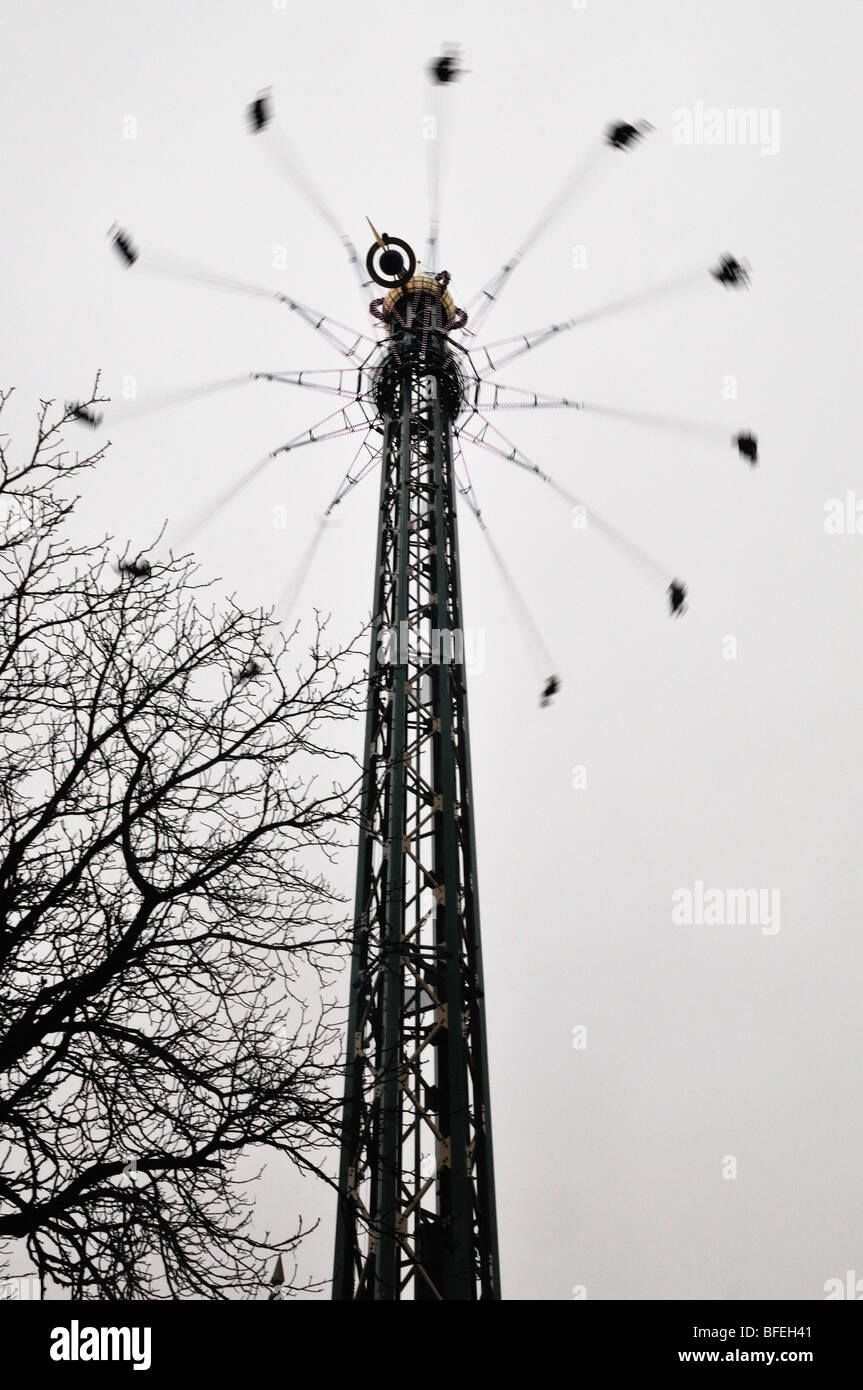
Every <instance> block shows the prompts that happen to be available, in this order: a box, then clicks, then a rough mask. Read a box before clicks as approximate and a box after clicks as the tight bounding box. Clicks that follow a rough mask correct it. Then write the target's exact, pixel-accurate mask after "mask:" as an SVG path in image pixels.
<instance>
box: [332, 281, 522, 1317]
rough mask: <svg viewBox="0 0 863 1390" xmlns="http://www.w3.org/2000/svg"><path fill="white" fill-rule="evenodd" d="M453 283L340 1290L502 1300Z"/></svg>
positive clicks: (390, 458) (397, 725) (380, 796)
mask: <svg viewBox="0 0 863 1390" xmlns="http://www.w3.org/2000/svg"><path fill="white" fill-rule="evenodd" d="M441 318H442V308H441V296H440V293H438V294H434V293H429V292H428V281H426V282H425V285H424V289H423V291H422V292H420V291H417V292H415V293H410V292H407V293H405V294H404V295H403V297H402V299H401V302H400V304H399V312H398V314H396V315H394V317H393V321H392V322H391V324H390V341H389V346H388V349H387V352H386V354H385V357H384V360H383V362H382V364H381V365H380V366H379V368H378V373H377V383H378V386H377V402H378V408H379V410H380V428H381V430H382V435H383V442H382V451H381V459H382V466H381V493H380V515H379V529H378V545H377V558H376V566H375V579H374V601H373V630H372V643H371V655H370V665H369V688H368V707H367V716H366V736H365V750H364V778H363V794H362V822H361V830H360V838H359V853H358V868H357V887H356V911H355V925H354V948H353V962H352V970H351V986H350V1005H349V1021H348V1033H347V1057H346V1076H345V1100H344V1112H343V1131H342V1154H341V1169H340V1187H339V1205H338V1218H337V1233H336V1249H335V1263H334V1279H333V1297H334V1298H336V1299H342V1300H346V1299H384V1300H392V1299H411V1298H413V1299H438V1300H472V1299H479V1298H486V1299H497V1298H499V1297H500V1275H499V1264H498V1249H497V1229H496V1216H495V1197H494V1170H493V1159H492V1136H491V1115H490V1104H489V1083H488V1061H487V1052H486V1026H485V997H484V991H483V972H482V955H481V949H480V924H479V909H478V901H477V874H476V849H475V840H474V824H473V796H472V790H471V774H470V741H469V733H468V713H467V688H466V676H465V665H464V650H463V637H462V634H463V625H462V604H461V587H460V580H459V555H458V531H457V520H456V509H455V496H454V491H455V490H454V479H453V458H452V427H453V422H454V416H455V414H456V413H457V411H458V409H459V404H460V401H459V395H458V383H459V373H458V370H457V368H456V365H455V361H454V358H453V354H452V352H451V349H450V345H449V340H448V337H447V334H446V331H445V328H444V327H441V326H439V325H440V324H441Z"/></svg>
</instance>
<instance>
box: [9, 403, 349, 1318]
mask: <svg viewBox="0 0 863 1390" xmlns="http://www.w3.org/2000/svg"><path fill="white" fill-rule="evenodd" d="M97 392H98V379H97V383H96V387H95V388H94V391H93V394H92V396H91V398H90V400H89V401H87V402H84V403H83V404H82V405H68V406H67V407H66V408H65V409H64V410H62V411H59V412H57V414H56V418H53V419H52V408H51V407H52V403H51V402H43V403H42V408H41V412H40V414H39V417H38V431H37V439H36V444H35V448H34V449H33V451H32V453H31V454H30V455H29V456H28V457H26V458H25V459H24V460H22V461H21V462H20V463H17V464H16V463H14V462H13V461H12V459H11V451H10V448H9V445H8V442H7V440H6V438H5V437H3V439H2V440H0V444H2V448H0V501H2V504H3V512H2V520H3V535H2V538H0V571H2V579H0V586H2V592H0V759H2V770H0V821H2V839H0V1135H2V1142H0V1203H2V1207H0V1238H3V1239H4V1240H5V1241H14V1240H15V1239H16V1238H17V1239H18V1240H21V1241H24V1242H25V1243H26V1249H27V1251H28V1253H29V1255H30V1257H31V1259H32V1260H33V1262H34V1263H35V1265H36V1267H37V1268H38V1270H39V1273H40V1275H41V1277H42V1279H43V1281H44V1280H46V1279H52V1280H54V1281H56V1282H57V1283H58V1284H59V1285H61V1286H62V1287H63V1288H64V1289H65V1290H68V1292H69V1295H70V1296H72V1297H77V1298H87V1297H97V1298H108V1299H118V1298H124V1299H125V1298H141V1297H173V1298H184V1297H185V1298H194V1297H209V1298H212V1297H216V1298H226V1297H235V1296H238V1295H240V1296H250V1295H253V1294H254V1292H255V1291H256V1290H257V1289H262V1288H264V1287H265V1283H264V1280H265V1279H266V1273H265V1261H266V1257H267V1255H268V1252H271V1251H280V1252H285V1253H288V1254H290V1252H292V1251H293V1250H294V1248H295V1246H296V1243H297V1241H298V1240H299V1239H300V1238H301V1235H302V1230H301V1229H300V1230H298V1231H293V1232H292V1233H291V1234H290V1235H289V1236H287V1237H286V1238H285V1239H279V1240H276V1239H273V1240H269V1239H258V1238H256V1237H255V1236H254V1235H253V1233H252V1207H251V1201H250V1198H249V1196H248V1194H247V1190H246V1187H245V1185H244V1184H243V1183H242V1182H241V1176H242V1175H241V1172H240V1171H239V1169H238V1160H239V1156H240V1155H241V1154H242V1153H243V1152H244V1151H249V1150H258V1149H264V1150H270V1151H277V1152H278V1153H280V1154H283V1155H287V1156H288V1157H289V1159H290V1161H292V1162H293V1163H294V1164H296V1165H297V1166H298V1167H299V1168H301V1169H309V1168H317V1167H318V1164H319V1157H320V1153H321V1150H322V1148H323V1146H325V1145H327V1144H328V1143H329V1142H330V1141H331V1139H332V1135H333V1133H334V1132H335V1129H336V1125H337V1108H336V1104H335V1092H334V1087H333V1085H332V1082H333V1078H334V1066H335V1063H336V1060H337V1054H338V1037H337V1034H336V1031H335V1029H336V1024H335V1020H334V1019H333V1018H332V1017H331V1015H330V1013H329V1011H328V1008H327V1007H325V1006H323V1005H322V1004H321V1003H320V996H319V1000H318V1002H317V1003H316V1004H314V1005H313V1006H309V1004H308V1003H307V1002H305V1003H304V998H305V999H306V1000H308V998H309V997H310V995H311V991H310V990H309V988H308V982H309V980H310V979H311V980H312V981H313V982H314V984H315V985H317V983H318V981H323V982H324V983H326V982H327V981H328V980H329V978H330V974H329V972H331V971H332V970H333V969H334V966H335V958H336V955H337V954H338V948H339V942H340V932H341V930H342V928H341V926H340V923H339V920H338V919H339V917H340V909H338V908H337V907H336V906H335V904H336V903H337V901H339V900H338V899H337V898H336V896H335V895H334V893H333V892H332V891H331V889H330V888H329V887H328V884H327V881H326V878H325V877H324V874H325V873H326V870H327V867H328V866H327V864H326V863H325V862H322V861H321V856H322V855H323V856H325V857H327V858H328V857H330V856H332V854H333V853H334V851H335V849H336V847H337V846H338V844H339V843H340V840H341V838H342V835H343V833H346V827H347V825H348V823H349V822H350V820H351V815H352V813H351V797H350V796H349V795H348V794H347V793H346V792H343V791H342V790H341V789H340V786H339V784H338V780H337V779H338V777H340V776H341V777H342V778H343V779H344V771H343V768H342V766H341V763H340V760H341V759H342V758H343V757H344V754H343V753H341V752H340V751H339V749H338V748H337V747H336V746H335V742H334V740H335V738H336V733H337V730H338V726H339V725H340V724H342V725H345V726H346V727H347V726H348V725H349V722H350V721H353V719H354V716H355V714H356V710H357V705H358V701H359V700H360V699H361V695H362V676H361V668H360V665H359V663H358V662H357V661H355V660H354V657H355V656H356V648H355V644H353V643H352V644H350V645H349V646H347V647H345V648H342V649H339V650H330V649H328V647H327V646H326V645H325V637H326V634H325V632H324V626H323V625H322V624H321V623H320V622H318V623H317V626H316V631H315V634H314V639H313V641H312V643H311V649H310V651H309V652H308V654H307V656H306V657H305V658H304V660H303V663H302V665H301V666H300V667H299V668H297V669H296V670H289V662H288V660H287V659H286V646H287V643H286V642H285V641H284V640H283V639H282V638H281V636H280V634H279V630H278V627H277V625H276V624H274V623H273V622H272V621H271V620H270V619H268V618H267V616H266V615H264V614H261V613H249V612H245V611H243V609H242V608H241V607H240V606H238V605H237V604H236V603H235V602H233V601H227V602H222V603H221V604H219V603H217V602H215V601H214V600H213V597H212V595H211V594H210V593H208V591H207V586H205V585H203V584H201V582H200V580H199V578H198V575H197V571H196V569H195V566H194V564H193V562H192V560H191V559H190V558H189V557H188V556H186V557H181V558H175V557H169V558H168V559H167V560H163V559H160V558H158V548H155V549H154V548H151V549H150V550H149V551H148V552H146V553H141V554H130V553H128V552H127V553H126V554H125V555H123V556H121V557H120V558H119V562H118V561H117V557H116V556H114V555H112V552H111V549H110V547H109V544H108V542H102V543H99V544H96V545H73V544H72V543H71V542H70V540H69V539H68V533H69V526H68V522H69V519H70V514H71V512H72V511H73V508H74V506H75V502H74V500H70V499H68V498H64V497H63V496H61V495H60V491H59V490H58V489H62V486H63V484H65V483H66V482H67V480H69V479H70V478H72V477H74V476H75V475H76V474H77V473H79V472H80V471H81V470H83V469H86V468H89V467H91V466H92V465H93V464H95V463H97V462H99V460H100V459H101V456H102V452H103V451H101V450H99V451H97V452H95V453H93V454H91V455H90V456H89V457H87V458H82V457H80V456H79V455H77V454H72V453H69V452H67V451H66V450H65V449H64V447H63V442H62V431H63V428H64V426H67V425H69V424H70V422H71V421H72V420H73V418H74V419H75V420H76V421H77V422H80V421H81V420H82V419H83V420H85V421H86V419H87V418H88V414H89V416H92V415H93V413H94V408H95V406H96V405H97V404H98V395H97ZM7 397H8V393H6V394H5V395H3V396H2V400H0V408H2V405H3V404H5V402H6V399H7ZM82 411H85V412H88V414H84V415H82ZM322 769H323V773H325V774H326V776H325V777H324V778H323V780H324V782H325V785H324V786H323V787H321V786H319V783H320V781H321V780H322ZM354 776H355V769H354V766H353V764H352V763H351V764H350V772H349V774H348V778H347V780H348V781H350V780H351V779H352V778H353V777H354ZM315 993H317V990H315ZM293 1280H294V1283H293V1284H292V1279H291V1278H290V1277H289V1278H288V1280H287V1281H286V1283H287V1286H288V1287H289V1288H290V1287H296V1282H295V1280H296V1272H295V1273H294V1276H293Z"/></svg>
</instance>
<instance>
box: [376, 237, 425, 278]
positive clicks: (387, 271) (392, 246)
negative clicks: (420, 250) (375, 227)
mask: <svg viewBox="0 0 863 1390" xmlns="http://www.w3.org/2000/svg"><path fill="white" fill-rule="evenodd" d="M381 241H382V242H383V243H384V245H383V246H381V245H380V243H379V242H377V241H375V242H372V245H371V246H370V247H369V253H368V255H367V256H366V270H367V271H368V272H369V275H370V276H371V278H372V279H373V280H374V282H375V284H376V285H383V287H384V288H385V289H388V290H391V289H395V288H396V287H397V286H398V285H406V284H407V282H408V280H410V279H412V278H413V275H414V273H415V271H416V268H417V258H416V256H415V255H414V252H413V250H412V248H411V247H410V246H408V244H407V242H406V241H402V239H401V237H397V236H387V234H386V232H384V234H383V236H382V237H381Z"/></svg>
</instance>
